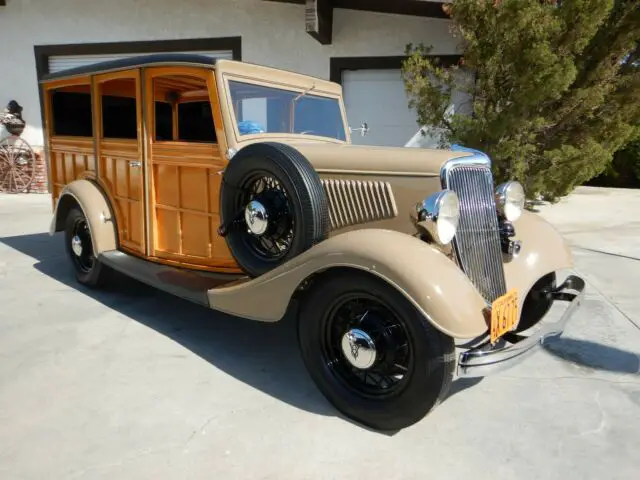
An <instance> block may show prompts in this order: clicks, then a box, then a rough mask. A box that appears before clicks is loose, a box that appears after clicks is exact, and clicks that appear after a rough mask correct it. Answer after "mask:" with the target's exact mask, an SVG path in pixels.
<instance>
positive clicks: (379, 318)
mask: <svg viewBox="0 0 640 480" xmlns="http://www.w3.org/2000/svg"><path fill="white" fill-rule="evenodd" d="M326 328H327V330H326V336H325V337H324V338H323V341H324V346H323V351H324V352H325V358H326V364H327V365H330V368H331V371H332V372H333V374H334V376H336V377H337V379H338V380H340V381H341V382H342V383H343V384H344V385H346V386H347V388H349V389H350V390H353V391H354V392H357V393H358V394H360V395H363V396H366V397H374V398H377V397H385V396H388V395H393V394H395V393H394V392H399V391H401V390H402V388H403V385H404V384H406V381H405V380H406V379H407V377H408V375H409V373H410V369H411V361H412V360H411V355H410V353H411V352H410V348H409V345H410V344H409V336H408V333H407V331H406V329H405V327H404V326H403V325H402V323H401V321H400V319H399V318H398V316H397V315H396V314H395V313H394V312H392V311H391V310H389V309H388V308H386V307H385V306H384V305H382V304H381V303H380V302H379V300H377V299H376V298H375V297H373V296H370V295H368V294H366V293H359V294H355V293H354V294H351V295H347V296H346V297H345V298H343V299H337V300H336V303H335V306H334V307H333V308H332V309H330V310H329V311H328V313H327V318H326ZM354 329H355V330H354ZM354 332H355V333H354ZM348 334H349V335H358V336H360V337H364V338H365V339H368V340H366V341H367V342H371V344H367V343H366V342H365V344H362V343H357V347H354V344H353V343H351V342H352V341H351V340H349V338H353V337H349V336H348ZM345 342H347V343H345ZM363 345H364V347H365V348H364V350H363ZM367 345H369V347H370V346H371V345H373V347H374V351H375V360H374V361H373V362H371V360H370V359H371V358H372V357H370V356H369V357H367V355H371V348H369V347H367ZM354 352H355V353H354ZM360 355H364V357H360ZM358 358H360V360H358ZM367 359H369V360H367Z"/></svg>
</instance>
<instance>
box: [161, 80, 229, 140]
mask: <svg viewBox="0 0 640 480" xmlns="http://www.w3.org/2000/svg"><path fill="white" fill-rule="evenodd" d="M153 90H154V105H155V129H156V131H155V139H156V141H170V140H173V141H179V142H197V143H217V138H216V129H215V125H214V121H213V112H212V110H211V103H210V101H209V91H208V90H207V82H206V81H205V80H204V79H202V78H197V77H189V76H182V75H174V76H166V77H157V78H155V79H154V82H153Z"/></svg>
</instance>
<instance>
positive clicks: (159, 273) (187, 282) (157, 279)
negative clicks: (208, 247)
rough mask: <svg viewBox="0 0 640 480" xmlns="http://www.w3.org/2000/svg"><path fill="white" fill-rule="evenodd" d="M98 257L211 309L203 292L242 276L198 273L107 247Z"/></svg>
mask: <svg viewBox="0 0 640 480" xmlns="http://www.w3.org/2000/svg"><path fill="white" fill-rule="evenodd" d="M99 259H100V261H101V262H102V263H104V264H105V265H107V266H108V267H111V268H112V269H114V270H116V271H118V272H120V273H122V274H124V275H126V276H128V277H132V278H135V279H136V280H138V281H139V282H142V283H146V284H147V285H150V286H152V287H154V288H157V289H159V290H162V291H165V292H167V293H170V294H172V295H175V296H178V297H180V298H183V299H185V300H189V301H191V302H194V303H197V304H200V305H203V306H205V307H208V308H211V305H210V304H209V297H208V295H207V292H208V291H209V290H212V289H215V288H218V287H221V286H223V285H227V284H231V283H233V282H237V281H238V280H240V279H243V278H245V277H244V276H241V275H236V274H225V273H211V272H200V271H195V270H187V269H184V268H176V267H171V266H169V265H162V264H159V263H155V262H152V261H150V260H143V259H141V258H138V257H135V256H133V255H129V254H127V253H124V252H121V251H118V250H111V251H108V252H104V253H101V254H100V256H99Z"/></svg>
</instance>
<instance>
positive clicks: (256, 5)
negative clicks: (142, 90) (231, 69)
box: [0, 0, 458, 145]
mask: <svg viewBox="0 0 640 480" xmlns="http://www.w3.org/2000/svg"><path fill="white" fill-rule="evenodd" d="M448 28H449V22H448V21H447V20H439V19H428V18H420V17H411V16H403V15H388V14H379V13H371V12H361V11H352V10H335V12H334V25H333V45H327V46H324V45H321V44H319V43H318V42H317V41H316V40H314V39H313V38H312V37H311V36H309V35H308V34H307V33H306V32H305V25H304V7H303V6H302V5H294V4H279V3H274V2H265V1H262V0H177V1H176V0H109V1H106V2H105V1H102V2H101V1H98V0H8V1H7V6H5V7H0V65H2V69H1V71H0V105H1V106H4V105H6V103H7V102H8V101H9V100H10V99H15V100H17V101H18V102H19V103H20V104H21V105H22V106H23V107H24V112H23V114H24V116H25V119H26V120H27V122H28V124H29V127H28V128H27V130H25V133H24V136H25V137H26V139H27V140H28V141H30V142H32V143H33V144H34V145H41V144H42V129H41V122H40V107H39V100H38V89H37V82H36V67H35V57H34V51H33V46H34V45H47V44H66V43H95V42H113V41H135V40H171V39H182V38H202V37H228V36H242V59H243V60H245V61H248V62H253V63H260V64H264V65H269V66H274V67H279V68H285V69H288V70H294V71H298V72H301V73H306V74H310V75H315V76H319V77H323V78H328V77H329V58H330V57H332V56H387V55H403V54H404V50H405V46H406V44H407V43H409V42H413V43H418V42H424V43H426V44H431V45H433V46H434V52H433V53H435V54H454V53H458V52H457V50H456V43H455V40H454V39H453V38H452V37H451V36H450V34H449V30H448Z"/></svg>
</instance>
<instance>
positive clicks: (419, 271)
mask: <svg viewBox="0 0 640 480" xmlns="http://www.w3.org/2000/svg"><path fill="white" fill-rule="evenodd" d="M337 267H343V268H344V267H347V268H354V269H359V270H364V271H367V272H369V273H371V274H372V275H376V276H378V277H380V278H382V279H383V280H385V281H386V282H387V283H389V284H390V285H392V286H393V287H394V288H396V289H397V290H398V291H399V292H401V293H402V294H403V295H404V296H405V297H406V298H407V299H408V300H409V301H410V302H411V303H412V304H413V305H414V306H415V307H416V308H417V309H418V310H419V311H420V312H421V313H422V314H423V315H424V317H425V318H426V319H427V321H429V322H431V323H432V324H433V325H434V326H435V327H436V328H437V329H439V330H440V331H442V332H444V333H446V334H447V335H450V336H452V337H455V338H472V337H475V336H478V335H480V334H482V333H484V332H485V331H487V324H486V322H485V320H484V315H483V309H484V308H485V307H486V303H485V301H484V299H483V298H482V297H481V296H480V294H479V293H478V292H477V290H476V289H475V287H474V286H473V284H472V283H471V282H470V281H469V279H468V278H467V277H466V275H465V274H464V273H463V272H462V271H461V270H460V269H459V268H458V267H457V265H456V264H455V263H454V262H453V261H452V260H450V259H449V258H448V257H446V256H445V255H444V254H443V253H442V252H440V251H439V250H437V249H435V248H434V247H432V246H431V245H429V244H428V243H425V242H424V241H422V240H420V239H417V238H415V237H412V236H410V235H407V234H404V233H399V232H395V231H391V230H379V229H360V230H353V231H350V232H346V233H342V234H339V235H336V236H334V237H330V238H329V239H327V240H325V241H323V242H321V243H319V244H317V245H316V246H314V247H313V248H311V249H309V250H307V251H306V252H304V253H302V254H300V255H299V256H297V257H295V258H294V259H292V260H290V261H289V262H287V263H286V264H284V265H281V266H279V267H278V268H276V269H274V270H272V271H270V272H268V273H266V274H264V275H262V276H260V277H258V278H254V279H252V280H249V281H246V282H243V283H238V284H235V285H231V286H225V287H221V288H216V289H212V290H209V291H208V297H209V304H210V306H211V308H214V309H216V310H220V311H223V312H227V313H231V314H233V315H238V316H242V317H245V318H251V319H255V320H261V321H270V322H273V321H278V320H280V319H281V318H282V317H283V316H284V314H285V313H286V310H287V307H288V305H289V301H290V299H291V297H292V295H293V294H294V292H295V291H296V290H297V289H298V287H299V286H300V285H301V284H302V283H303V282H304V281H305V280H307V279H309V278H310V277H312V276H313V275H315V274H318V273H321V272H326V271H328V270H330V269H332V268H337Z"/></svg>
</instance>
